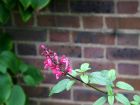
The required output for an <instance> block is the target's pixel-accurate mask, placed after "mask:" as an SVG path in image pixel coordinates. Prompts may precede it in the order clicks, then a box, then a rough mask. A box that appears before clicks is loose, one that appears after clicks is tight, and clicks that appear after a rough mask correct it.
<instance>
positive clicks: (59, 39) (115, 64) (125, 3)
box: [3, 0, 140, 105]
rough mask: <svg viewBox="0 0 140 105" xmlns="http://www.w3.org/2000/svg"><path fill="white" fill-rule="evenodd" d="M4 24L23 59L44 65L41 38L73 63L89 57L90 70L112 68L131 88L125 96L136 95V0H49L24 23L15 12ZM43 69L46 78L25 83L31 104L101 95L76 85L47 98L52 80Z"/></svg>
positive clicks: (139, 75) (85, 104)
mask: <svg viewBox="0 0 140 105" xmlns="http://www.w3.org/2000/svg"><path fill="white" fill-rule="evenodd" d="M3 29H5V30H6V31H7V32H9V33H10V34H11V35H12V36H13V38H14V44H15V51H16V53H17V55H18V56H19V57H20V58H22V59H24V60H25V61H26V62H27V63H31V64H34V65H36V66H37V67H38V68H41V69H43V67H42V57H41V56H40V55H39V50H38V47H39V45H40V44H41V43H46V45H47V46H49V47H50V48H52V49H53V50H55V51H56V52H58V53H59V55H62V54H66V55H67V56H69V57H70V58H71V62H72V65H73V68H78V67H79V65H80V64H81V63H82V62H89V63H90V64H91V66H92V68H93V69H92V70H93V71H97V70H101V69H111V68H115V69H116V72H117V74H118V80H123V81H126V82H128V83H130V84H132V85H133V86H134V87H135V89H136V91H135V92H132V93H131V92H130V93H128V92H126V93H125V94H126V95H127V96H128V97H129V98H130V99H131V98H132V95H133V94H134V93H138V94H139V95H140V2H139V0H52V2H51V4H50V6H49V8H46V9H44V10H42V11H41V12H40V13H38V14H34V16H33V18H32V19H31V21H29V22H28V23H22V22H21V20H20V19H19V14H18V13H17V12H15V13H14V14H13V16H12V22H11V23H9V25H7V26H5V27H4V28H3ZM43 72H44V76H45V77H46V79H45V81H44V82H43V83H42V84H41V85H40V86H39V87H36V88H31V87H28V88H27V87H26V88H25V89H26V92H27V93H28V94H29V96H30V97H31V103H32V105H90V104H91V103H92V102H93V101H95V100H96V99H97V97H100V96H101V95H102V94H101V93H98V92H96V91H92V90H91V89H90V88H85V87H81V85H76V86H75V87H74V88H73V89H72V90H71V91H68V92H63V93H61V94H58V95H54V96H52V97H48V89H49V88H50V87H51V86H53V85H54V84H55V83H56V82H57V80H55V77H54V76H53V75H52V74H51V73H50V72H47V71H43ZM101 88H102V87H101ZM116 91H120V90H116Z"/></svg>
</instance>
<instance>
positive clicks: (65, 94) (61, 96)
mask: <svg viewBox="0 0 140 105" xmlns="http://www.w3.org/2000/svg"><path fill="white" fill-rule="evenodd" d="M70 92H71V91H63V92H61V93H58V94H54V95H52V96H51V98H53V99H65V100H70V95H71V93H70Z"/></svg>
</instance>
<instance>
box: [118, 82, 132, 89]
mask: <svg viewBox="0 0 140 105" xmlns="http://www.w3.org/2000/svg"><path fill="white" fill-rule="evenodd" d="M116 87H118V88H120V89H125V90H131V91H132V90H134V88H133V87H132V86H131V85H130V84H128V83H125V82H122V81H118V82H117V83H116Z"/></svg>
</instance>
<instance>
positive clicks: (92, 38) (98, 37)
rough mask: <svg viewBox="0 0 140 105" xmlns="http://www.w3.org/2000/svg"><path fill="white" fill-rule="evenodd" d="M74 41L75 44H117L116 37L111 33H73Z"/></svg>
mask: <svg viewBox="0 0 140 105" xmlns="http://www.w3.org/2000/svg"><path fill="white" fill-rule="evenodd" d="M72 36H73V41H74V42H75V43H92V44H104V45H113V44H114V43H115V36H114V35H112V34H109V33H95V32H80V31H79V32H73V33H72Z"/></svg>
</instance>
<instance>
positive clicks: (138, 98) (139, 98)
mask: <svg viewBox="0 0 140 105" xmlns="http://www.w3.org/2000/svg"><path fill="white" fill-rule="evenodd" d="M133 98H134V100H135V101H137V102H138V103H140V96H138V95H134V96H133Z"/></svg>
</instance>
